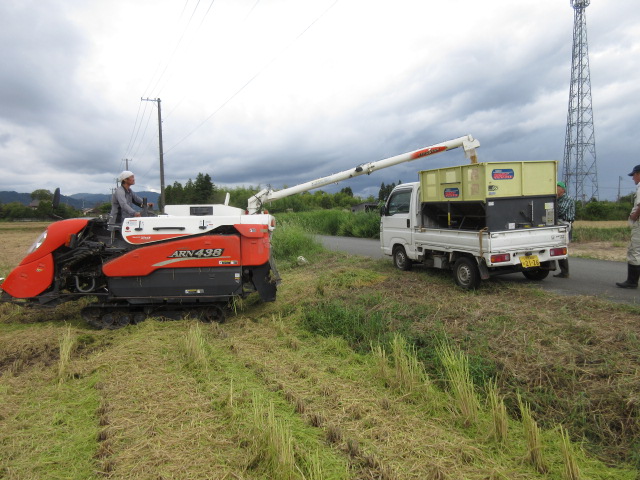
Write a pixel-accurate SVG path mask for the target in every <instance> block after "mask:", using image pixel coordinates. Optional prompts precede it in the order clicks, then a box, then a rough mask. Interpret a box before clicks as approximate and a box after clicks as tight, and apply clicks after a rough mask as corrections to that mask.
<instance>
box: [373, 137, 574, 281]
mask: <svg viewBox="0 0 640 480" xmlns="http://www.w3.org/2000/svg"><path fill="white" fill-rule="evenodd" d="M465 150H467V149H466V148H465ZM474 153H475V152H474ZM468 156H469V155H468ZM474 160H475V154H474V155H473V156H471V161H472V163H471V164H467V165H462V166H457V167H448V168H441V169H434V170H425V171H421V172H419V181H418V182H413V183H406V184H400V185H398V186H397V187H395V188H394V190H393V191H392V192H391V194H390V195H389V198H388V199H387V201H386V203H385V205H384V206H383V207H382V211H381V221H380V243H381V248H382V251H383V252H384V254H386V255H390V256H392V258H393V262H394V264H395V266H396V267H397V268H399V269H400V270H409V269H410V268H411V267H412V265H413V264H414V263H420V264H423V265H424V266H426V267H432V268H439V269H448V270H451V271H452V273H453V278H454V280H455V282H456V283H457V284H458V285H459V286H460V287H462V288H463V289H475V288H477V287H478V286H479V285H480V282H481V280H486V279H488V278H490V277H492V276H494V275H500V274H507V273H515V272H522V274H523V275H524V276H525V277H526V278H528V279H530V280H543V279H545V278H546V277H547V276H548V275H549V272H550V271H553V270H555V269H556V264H557V260H560V259H565V258H567V253H568V250H567V245H568V235H569V232H568V227H567V226H566V225H560V224H558V218H557V209H556V175H557V162H556V161H525V162H492V163H473V162H474Z"/></svg>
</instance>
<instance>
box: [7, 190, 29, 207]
mask: <svg viewBox="0 0 640 480" xmlns="http://www.w3.org/2000/svg"><path fill="white" fill-rule="evenodd" d="M13 202H20V203H22V204H23V205H29V204H30V203H31V194H30V193H18V192H0V203H13Z"/></svg>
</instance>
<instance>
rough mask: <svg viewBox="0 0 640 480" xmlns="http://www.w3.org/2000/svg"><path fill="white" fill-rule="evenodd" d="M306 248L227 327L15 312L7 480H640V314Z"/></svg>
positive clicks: (4, 426) (4, 409)
mask: <svg viewBox="0 0 640 480" xmlns="http://www.w3.org/2000/svg"><path fill="white" fill-rule="evenodd" d="M287 231H290V230H288V229H283V230H282V233H283V234H286V233H287ZM296 235H298V233H296ZM304 236H305V234H304V232H303V233H302V235H301V236H300V238H302V239H303V242H302V243H301V242H296V241H291V242H290V244H289V245H290V246H289V247H287V249H285V250H284V252H286V254H285V253H281V254H280V255H285V256H284V258H282V257H278V259H279V260H280V258H282V259H283V260H285V261H284V262H283V263H284V265H285V266H284V267H283V268H282V269H281V273H282V276H283V283H282V285H281V287H280V289H279V293H278V295H279V298H278V301H277V302H274V303H269V304H261V303H257V302H255V301H253V300H251V299H247V300H246V301H244V302H240V303H239V304H238V306H237V308H236V309H235V312H229V317H230V318H229V319H228V321H227V322H226V323H225V324H200V323H197V322H196V321H194V320H190V319H186V320H183V321H177V322H166V321H164V322H161V321H158V320H155V319H148V320H147V321H145V322H143V323H141V324H139V325H132V326H128V327H126V328H124V329H121V330H116V331H97V330H94V329H92V328H90V327H88V326H87V325H86V324H84V322H83V321H82V319H81V318H80V315H79V311H80V308H81V306H82V303H81V302H74V303H70V304H66V305H63V306H61V307H58V308H56V309H55V310H46V311H29V310H26V309H23V308H21V307H17V306H14V305H2V306H0V477H3V478H8V479H22V478H82V479H87V478H105V477H108V478H186V479H188V478H194V479H195V478H243V479H254V478H255V479H258V478H260V479H263V478H292V479H303V478H305V479H309V478H314V479H316V478H327V479H334V478H335V479H342V478H380V479H411V478H417V479H418V478H419V479H423V478H427V479H454V478H465V479H478V480H479V479H487V478H491V479H507V478H508V479H538V478H550V479H572V480H573V479H575V478H585V479H586V478H590V479H611V478H616V479H623V480H626V479H629V480H631V479H635V478H637V471H638V468H640V445H639V444H638V442H637V438H639V437H640V425H639V417H640V415H639V413H640V402H638V400H637V392H638V391H640V377H639V375H638V368H637V365H638V363H639V362H640V340H639V339H640V325H639V323H638V321H637V319H638V314H639V313H640V308H637V307H630V306H623V305H617V304H611V303H609V302H605V301H602V300H598V299H595V298H592V297H558V296H555V295H553V294H549V293H546V292H543V291H541V290H539V289H537V288H535V287H529V286H518V285H504V284H498V283H494V282H487V283H486V284H485V285H483V287H482V288H481V289H480V290H478V291H476V292H465V291H462V290H459V289H457V288H455V287H454V286H453V285H452V283H451V279H450V278H449V276H448V275H445V274H443V273H442V272H436V271H430V270H423V269H415V271H412V272H399V271H397V270H395V269H394V268H393V267H392V265H391V263H390V262H385V261H374V260H370V259H365V258H361V257H354V256H349V255H344V254H339V253H336V252H322V251H321V250H320V249H319V250H317V251H315V252H314V253H313V254H309V253H308V252H306V251H305V250H302V249H304V248H308V244H307V243H305V242H306V241H307V240H304ZM281 243H282V244H286V242H285V241H283V242H281ZM296 245H298V246H297V247H296ZM300 245H303V246H302V247H300ZM301 248H302V249H301ZM299 255H304V256H305V257H308V260H309V262H308V263H306V264H304V265H299V264H297V263H296V262H295V259H296V258H297V256H299ZM2 258H3V257H2V254H1V253H0V259H2ZM3 261H6V260H3ZM61 372H62V373H61ZM456 382H458V383H456ZM461 399H462V400H464V399H466V401H467V402H470V403H472V404H473V406H472V407H471V411H473V412H475V413H474V414H473V415H469V414H464V413H463V412H464V410H463V407H462V406H461V405H462V403H461ZM522 406H526V407H525V408H524V411H525V414H523V408H522ZM465 408H466V407H465ZM470 419H471V420H470ZM534 422H535V423H534ZM534 424H535V426H536V429H535V432H536V433H535V434H533V435H532V434H531V432H532V431H533V430H534V429H533V428H532V425H534ZM528 439H529V440H528ZM532 439H533V440H532ZM532 452H536V453H535V454H532ZM537 458H539V460H540V461H539V460H536V459H537ZM536 462H538V463H536ZM541 465H542V466H541ZM541 469H544V470H545V471H546V473H544V474H541V473H539V470H541Z"/></svg>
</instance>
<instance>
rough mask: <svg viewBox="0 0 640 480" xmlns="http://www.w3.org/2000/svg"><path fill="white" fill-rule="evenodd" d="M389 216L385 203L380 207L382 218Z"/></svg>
mask: <svg viewBox="0 0 640 480" xmlns="http://www.w3.org/2000/svg"><path fill="white" fill-rule="evenodd" d="M386 215H387V204H386V203H385V204H384V205H382V206H381V207H380V216H381V217H385V216H386Z"/></svg>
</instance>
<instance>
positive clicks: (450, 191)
mask: <svg viewBox="0 0 640 480" xmlns="http://www.w3.org/2000/svg"><path fill="white" fill-rule="evenodd" d="M459 196H460V189H458V188H445V189H444V198H458V197H459Z"/></svg>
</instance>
